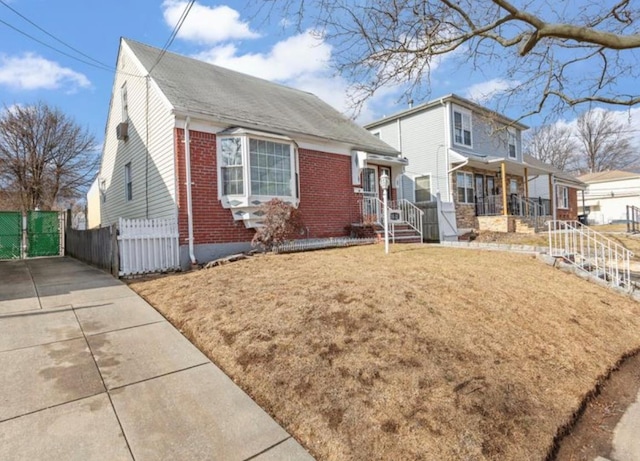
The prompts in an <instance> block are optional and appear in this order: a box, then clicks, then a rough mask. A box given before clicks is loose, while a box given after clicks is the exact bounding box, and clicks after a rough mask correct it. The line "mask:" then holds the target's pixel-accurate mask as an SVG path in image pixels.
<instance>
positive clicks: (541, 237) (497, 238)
mask: <svg viewBox="0 0 640 461" xmlns="http://www.w3.org/2000/svg"><path fill="white" fill-rule="evenodd" d="M474 241H475V242H481V243H502V244H516V245H532V246H538V247H547V246H549V234H548V233H547V232H539V233H536V234H524V233H522V234H520V233H517V232H489V231H482V232H480V233H479V234H478V236H477V237H476V239H475V240H474Z"/></svg>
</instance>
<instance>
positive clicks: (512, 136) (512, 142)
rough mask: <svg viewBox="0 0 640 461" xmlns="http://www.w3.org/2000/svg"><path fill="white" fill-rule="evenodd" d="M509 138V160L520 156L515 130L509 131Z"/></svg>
mask: <svg viewBox="0 0 640 461" xmlns="http://www.w3.org/2000/svg"><path fill="white" fill-rule="evenodd" d="M508 137H509V145H508V147H509V158H516V157H517V156H518V151H517V147H516V146H517V144H516V142H517V138H516V131H515V130H513V129H511V128H510V129H509V131H508Z"/></svg>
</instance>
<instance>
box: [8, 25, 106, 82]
mask: <svg viewBox="0 0 640 461" xmlns="http://www.w3.org/2000/svg"><path fill="white" fill-rule="evenodd" d="M0 23H2V24H4V25H5V26H7V27H8V28H10V29H13V30H15V31H16V32H18V33H19V34H22V35H24V36H25V37H27V38H30V39H31V40H33V41H34V42H38V43H39V44H40V45H42V46H46V47H47V48H49V49H51V50H53V51H56V52H58V53H60V54H62V55H64V56H67V57H69V58H71V59H75V60H76V61H79V62H81V63H83V64H86V65H88V66H92V67H96V68H98V69H102V70H108V71H110V72H111V71H112V70H114V69H111V68H108V67H105V66H104V65H102V64H101V65H97V64H94V63H91V62H88V61H85V60H84V59H80V58H78V57H77V56H73V55H71V54H69V53H67V52H66V51H62V50H59V49H58V48H56V47H54V46H51V45H49V44H48V43H45V42H43V41H42V40H40V39H37V38H35V37H34V36H33V35H29V34H28V33H26V32H24V31H22V30H20V29H18V28H17V27H15V26H12V25H11V24H9V23H8V22H6V21H3V20H2V19H0Z"/></svg>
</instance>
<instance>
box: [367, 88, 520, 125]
mask: <svg viewBox="0 0 640 461" xmlns="http://www.w3.org/2000/svg"><path fill="white" fill-rule="evenodd" d="M448 101H450V102H453V103H454V104H457V105H459V106H462V107H466V108H467V109H469V110H472V111H476V112H480V113H483V114H486V115H487V116H488V117H493V118H495V119H497V120H499V121H500V122H502V123H504V124H506V125H509V126H513V127H515V128H519V129H521V130H527V129H528V128H529V127H528V126H527V125H524V124H522V123H520V122H517V121H515V120H513V119H511V118H509V117H507V116H505V115H502V114H500V113H498V112H496V111H493V110H491V109H488V108H486V107H484V106H481V105H480V104H477V103H475V102H473V101H471V100H469V99H467V98H463V97H462V96H458V95H457V94H453V93H451V94H448V95H446V96H442V97H440V98H437V99H432V100H431V101H427V102H425V103H423V104H420V105H417V106H415V107H411V108H409V109H405V110H402V111H400V112H396V113H395V114H392V115H389V116H386V117H383V118H381V119H380V120H376V121H374V122H371V123H369V124H367V125H365V128H367V129H371V128H375V127H376V126H380V125H384V124H385V123H389V122H390V121H393V120H396V119H399V118H403V117H406V116H408V115H412V114H415V113H417V112H422V111H425V110H429V109H432V108H434V107H437V106H440V105H442V103H443V102H448Z"/></svg>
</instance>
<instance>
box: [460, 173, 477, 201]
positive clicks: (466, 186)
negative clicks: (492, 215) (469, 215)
mask: <svg viewBox="0 0 640 461" xmlns="http://www.w3.org/2000/svg"><path fill="white" fill-rule="evenodd" d="M456 182H457V188H458V202H459V203H473V175H472V174H471V173H465V172H458V174H457V175H456Z"/></svg>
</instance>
